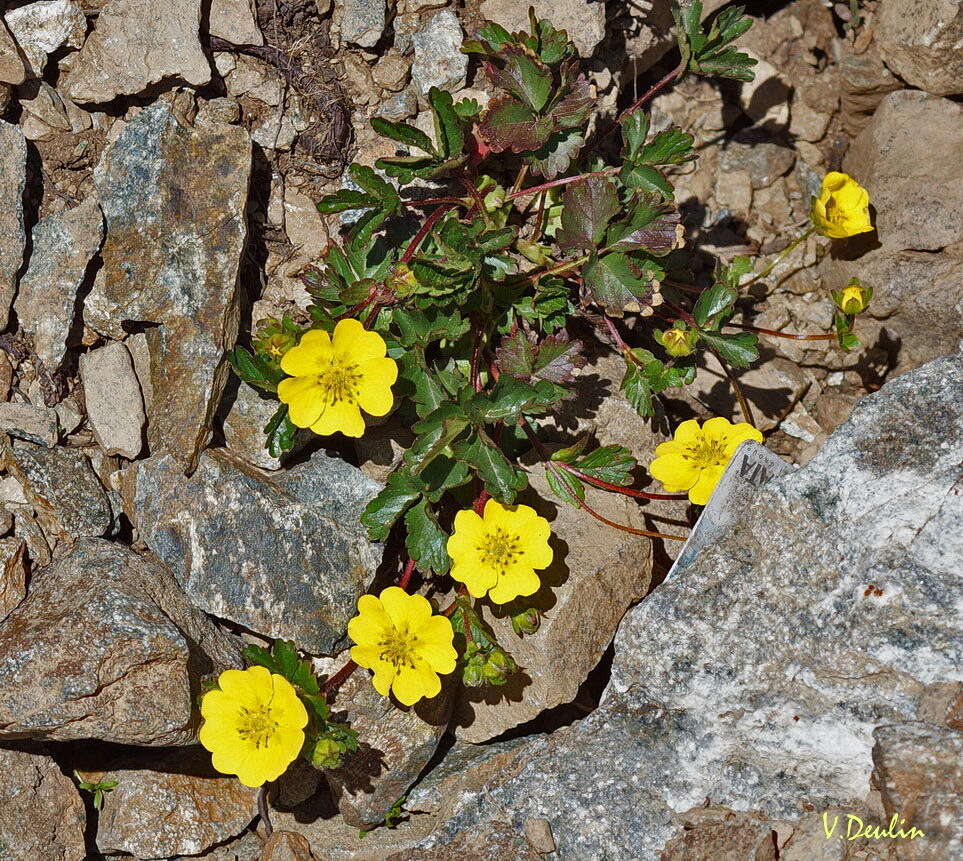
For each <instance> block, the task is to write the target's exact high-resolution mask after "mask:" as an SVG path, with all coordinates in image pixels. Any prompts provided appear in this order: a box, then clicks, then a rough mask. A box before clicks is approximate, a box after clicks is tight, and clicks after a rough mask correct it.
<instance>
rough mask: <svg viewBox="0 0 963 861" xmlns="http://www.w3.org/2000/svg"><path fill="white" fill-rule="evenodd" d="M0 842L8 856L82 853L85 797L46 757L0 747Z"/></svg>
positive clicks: (63, 859)
mask: <svg viewBox="0 0 963 861" xmlns="http://www.w3.org/2000/svg"><path fill="white" fill-rule="evenodd" d="M0 773H2V774H3V781H0V846H2V847H3V854H4V857H6V858H23V859H28V858H37V859H39V858H43V859H44V861H79V859H81V858H85V857H86V855H87V853H86V851H85V849H84V828H85V826H86V819H87V814H86V811H85V810H84V802H83V801H82V800H81V798H80V794H79V793H78V792H77V789H76V787H75V786H74V785H73V783H72V782H71V781H70V778H68V777H66V776H64V774H63V773H62V772H61V771H60V768H59V767H58V766H57V763H56V762H54V761H53V760H52V759H51V758H50V757H49V756H45V755H43V754H39V753H29V752H27V751H20V750H9V749H5V748H0Z"/></svg>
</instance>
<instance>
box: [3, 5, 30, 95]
mask: <svg viewBox="0 0 963 861" xmlns="http://www.w3.org/2000/svg"><path fill="white" fill-rule="evenodd" d="M26 79H27V67H26V66H25V65H24V62H23V57H22V56H21V53H20V49H19V48H18V47H17V41H16V39H14V38H13V36H11V35H10V31H9V30H8V29H7V25H6V23H5V22H4V20H3V18H2V17H0V83H2V84H13V85H14V86H16V85H17V84H22V83H23V82H24V81H25V80H26ZM0 89H2V87H0ZM0 101H2V99H0Z"/></svg>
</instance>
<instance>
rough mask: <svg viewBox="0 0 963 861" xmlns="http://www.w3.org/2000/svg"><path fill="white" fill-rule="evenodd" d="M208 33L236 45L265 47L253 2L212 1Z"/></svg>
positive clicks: (239, 0) (237, 0) (245, 0)
mask: <svg viewBox="0 0 963 861" xmlns="http://www.w3.org/2000/svg"><path fill="white" fill-rule="evenodd" d="M207 29H208V32H209V33H210V34H211V35H212V36H218V37H220V38H221V39H224V41H226V42H231V43H232V44H234V45H263V44H264V36H262V35H261V30H260V28H259V27H258V25H257V16H256V14H255V12H254V4H253V3H252V0H212V2H211V11H210V14H209V16H208V26H207Z"/></svg>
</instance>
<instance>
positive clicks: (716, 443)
mask: <svg viewBox="0 0 963 861" xmlns="http://www.w3.org/2000/svg"><path fill="white" fill-rule="evenodd" d="M683 457H686V458H688V459H689V460H691V461H694V462H695V463H696V464H698V465H699V466H701V467H703V468H705V467H708V466H721V465H722V464H724V463H725V462H726V443H725V440H721V439H711V438H709V437H705V436H703V437H702V438H700V440H699V441H698V442H697V443H693V444H692V445H690V446H689V447H688V449H686V452H685V454H684V455H683Z"/></svg>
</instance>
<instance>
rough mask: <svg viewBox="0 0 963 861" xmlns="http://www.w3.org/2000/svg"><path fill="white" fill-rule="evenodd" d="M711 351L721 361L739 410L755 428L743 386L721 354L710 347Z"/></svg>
mask: <svg viewBox="0 0 963 861" xmlns="http://www.w3.org/2000/svg"><path fill="white" fill-rule="evenodd" d="M709 351H710V352H711V353H712V355H713V356H715V357H716V359H718V360H719V364H720V365H722V371H723V373H724V374H725V375H726V378H727V379H728V380H729V385H730V386H732V391H733V392H735V394H736V400H737V401H739V409H741V410H742V415H743V417H744V418H745V420H746V421H747V422H749V424H751V425H752V426H753V427H755V426H756V422H755V420H754V419H753V417H752V409H751V408H750V407H749V401H748V400H746V396H745V394H743V391H742V386H741V385H739V381H738V380H737V379H736V378H735V377H734V376H733V374H732V371H730V370H729V366H728V365H727V364H726V362H725V360H724V359H723V358H722V356H720V355H719V353H718V352H717V351H716V350H714V349H713V348H712V347H709Z"/></svg>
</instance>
